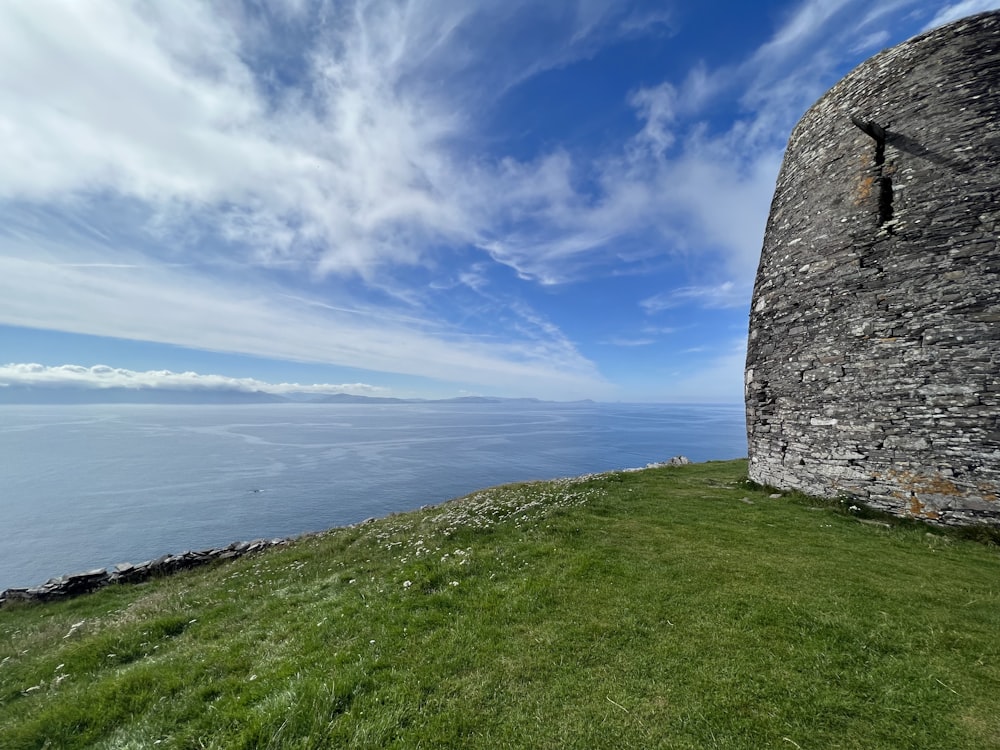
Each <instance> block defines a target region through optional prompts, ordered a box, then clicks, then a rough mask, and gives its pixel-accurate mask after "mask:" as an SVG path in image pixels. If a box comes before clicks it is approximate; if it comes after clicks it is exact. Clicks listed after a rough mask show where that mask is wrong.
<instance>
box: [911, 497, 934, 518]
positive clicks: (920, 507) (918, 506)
mask: <svg viewBox="0 0 1000 750" xmlns="http://www.w3.org/2000/svg"><path fill="white" fill-rule="evenodd" d="M925 507H926V506H925V505H924V503H922V502H920V500H918V499H917V496H916V495H911V496H910V515H911V516H919V517H921V518H931V519H935V518H938V517H940V514H939V513H937V512H936V511H933V510H924V508H925Z"/></svg>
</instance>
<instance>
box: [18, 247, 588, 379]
mask: <svg viewBox="0 0 1000 750" xmlns="http://www.w3.org/2000/svg"><path fill="white" fill-rule="evenodd" d="M30 250H31V252H29V248H28V247H24V248H23V250H22V252H20V253H16V254H15V255H16V256H20V257H11V256H5V255H0V299H3V300H4V304H3V306H2V307H0V323H3V324H7V325H15V326H24V327H29V328H46V329H55V330H61V331H68V332H72V333H86V334H93V335H99V336H111V337H116V338H125V339H135V340H141V341H156V342H161V343H168V344H176V345H179V346H185V347H189V348H196V349H204V350H208V351H219V352H238V353H244V354H253V355H258V356H264V357H269V358H275V359H287V360H293V361H300V362H320V363H328V364H337V365H342V366H349V367H355V368H361V369H368V370H374V371H379V372H393V373H404V374H409V375H418V376H423V377H427V378H433V379H437V380H443V381H447V382H469V383H478V384H480V385H482V386H491V387H495V388H504V389H506V390H510V391H515V392H517V393H518V394H520V395H538V394H542V395H546V396H553V397H554V396H558V395H559V394H565V393H574V394H582V395H590V394H593V393H601V392H603V391H604V390H605V389H606V385H605V383H604V381H603V379H602V378H601V377H600V376H599V375H598V373H597V371H596V368H595V367H594V365H593V363H591V362H590V361H589V360H587V359H585V358H583V357H582V356H580V354H579V353H578V352H577V351H576V350H575V348H574V347H573V346H572V344H571V343H570V342H569V341H567V340H566V339H565V337H563V336H562V335H561V334H560V333H559V331H558V329H557V328H555V327H554V326H552V325H551V324H548V323H546V322H545V321H544V320H543V319H541V318H537V319H536V325H535V326H532V325H531V322H530V319H529V320H527V321H526V322H525V324H524V327H523V330H522V331H521V332H520V333H519V334H518V333H517V332H515V333H512V334H511V335H510V336H508V337H507V338H505V339H502V340H498V339H496V338H488V337H478V336H474V335H469V334H463V333H461V332H457V331H454V330H451V329H449V328H447V327H443V326H441V325H440V324H435V323H433V322H431V321H422V320H420V319H417V318H413V317H406V316H396V315H393V314H392V313H391V312H388V311H383V310H364V309H362V310H352V309H351V308H350V307H347V306H342V307H334V306H330V305H324V304H322V303H315V302H313V301H311V300H308V299H307V300H305V301H303V300H302V298H301V297H299V298H297V297H295V296H292V295H289V294H287V293H285V291H284V290H283V289H281V288H277V287H274V288H267V287H262V286H260V285H249V284H241V283H239V282H237V281H233V280H220V279H210V278H206V277H203V276H198V275H195V274H192V273H191V272H190V270H189V269H186V268H170V267H165V266H159V265H151V264H145V265H143V264H140V263H135V264H131V263H122V264H120V266H119V267H107V266H105V265H98V266H96V267H95V266H93V265H90V264H87V263H69V264H65V263H61V262H59V261H56V260H53V259H52V258H46V257H45V253H44V252H43V251H44V248H43V247H39V246H38V245H35V246H33V247H31V248H30ZM66 252H67V251H66V249H65V248H63V253H62V254H63V255H65V253H66ZM29 255H34V256H35V257H33V258H29V257H28V256H29ZM560 397H561V396H560Z"/></svg>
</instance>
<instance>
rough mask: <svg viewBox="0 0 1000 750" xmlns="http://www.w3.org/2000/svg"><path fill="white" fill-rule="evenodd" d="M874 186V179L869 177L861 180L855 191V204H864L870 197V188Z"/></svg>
mask: <svg viewBox="0 0 1000 750" xmlns="http://www.w3.org/2000/svg"><path fill="white" fill-rule="evenodd" d="M874 186H875V178H874V177H873V176H871V175H869V176H868V177H864V178H862V180H861V182H859V183H858V191H857V201H856V202H857V203H858V204H861V203H864V202H865V201H866V200H868V199H869V198H871V197H872V188H873V187H874Z"/></svg>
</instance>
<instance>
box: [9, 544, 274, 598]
mask: <svg viewBox="0 0 1000 750" xmlns="http://www.w3.org/2000/svg"><path fill="white" fill-rule="evenodd" d="M288 541H289V540H287V539H255V540H253V541H252V542H233V543H232V544H230V545H229V546H228V547H225V548H223V549H207V550H200V551H197V552H192V551H187V552H182V553H180V554H179V555H163V556H162V557H158V558H157V559H155V560H146V561H145V562H141V563H139V564H138V565H133V564H132V563H118V564H117V565H115V566H114V567H113V568H112V569H111V570H105V569H104V568H98V569H96V570H88V571H86V572H84V573H73V574H71V575H66V576H59V577H57V578H50V579H49V580H48V581H46V582H45V583H44V584H42V585H41V586H34V587H31V588H9V589H7V590H5V591H2V592H0V606H3V604H4V603H5V602H8V601H35V602H48V601H54V600H56V599H65V598H68V597H72V596H79V595H80V594H86V593H89V592H91V591H95V590H97V589H99V588H101V587H103V586H107V585H109V584H112V583H139V582H141V581H146V580H149V579H150V578H152V577H154V576H161V575H169V574H171V573H176V572H178V571H181V570H187V569H189V568H194V567H197V566H199V565H205V564H207V563H210V562H213V561H215V560H230V559H234V558H237V557H242V556H243V555H248V554H252V553H254V552H260V551H261V550H264V549H267V548H268V547H274V546H277V545H280V544H287V543H288Z"/></svg>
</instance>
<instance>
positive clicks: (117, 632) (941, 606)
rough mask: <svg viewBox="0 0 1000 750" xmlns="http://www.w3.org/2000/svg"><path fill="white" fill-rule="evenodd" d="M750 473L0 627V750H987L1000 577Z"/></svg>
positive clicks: (377, 526) (631, 485) (148, 589)
mask: <svg viewBox="0 0 1000 750" xmlns="http://www.w3.org/2000/svg"><path fill="white" fill-rule="evenodd" d="M744 473H745V462H739V461H737V462H724V463H710V464H701V465H692V466H686V467H680V468H663V469H651V470H647V471H641V472H616V473H610V474H604V475H599V476H593V477H583V478H577V479H565V480H557V481H554V482H538V483H528V484H520V485H511V486H506V487H499V488H493V489H490V490H484V491H481V492H477V493H474V494H472V495H470V496H468V497H466V498H461V499H458V500H455V501H452V502H449V503H444V504H442V505H438V506H435V507H429V508H426V509H424V510H422V511H418V512H415V513H409V514H400V515H395V516H391V517H388V518H385V519H380V520H377V521H373V522H370V523H366V524H362V525H358V526H356V527H353V528H347V529H339V530H334V531H331V532H328V533H325V534H319V535H316V536H312V537H308V538H304V539H302V540H300V541H299V542H297V543H295V544H292V545H289V546H288V547H284V548H276V549H272V550H270V551H268V552H266V553H263V554H260V555H257V556H253V557H248V558H244V559H240V560H237V561H234V562H231V563H226V564H220V565H215V566H211V567H208V568H204V569H199V570H195V571H190V572H187V573H183V574H179V575H177V576H174V577H172V578H168V579H161V580H156V581H153V582H150V583H149V584H145V585H143V586H134V587H128V586H124V587H110V588H108V589H105V590H102V591H100V592H97V593H95V594H93V595H90V596H86V597H82V598H80V599H77V600H72V601H68V602H60V603H56V604H51V605H45V606H17V607H12V608H8V609H4V610H0V747H3V748H4V750H6V748H7V747H10V748H38V747H43V746H46V743H49V744H48V746H49V747H67V748H73V747H101V748H112V747H115V748H117V747H154V746H155V747H170V748H189V747H191V748H195V747H198V748H200V747H217V748H259V747H275V748H282V747H284V748H293V747H295V748H298V747H338V746H345V747H373V748H374V747H380V748H381V747H401V748H402V747H406V748H409V747H419V746H426V747H456V748H457V747H462V748H465V747H484V748H486V747H488V748H495V747H587V748H590V747H595V748H598V747H608V748H627V747H635V748H648V747H676V748H705V747H719V748H724V747H729V748H750V747H786V746H787V747H794V746H795V745H798V746H800V747H802V748H810V747H811V748H819V747H822V748H837V747H843V748H848V747H856V748H893V749H895V748H901V747H913V748H918V747H919V748H923V747H948V748H982V747H989V746H991V743H993V744H995V741H996V732H997V724H996V722H995V721H994V720H993V717H995V716H997V715H1000V693H998V691H997V690H996V689H995V688H996V685H997V684H1000V643H998V641H997V639H996V633H997V632H1000V606H998V605H1000V586H998V585H997V581H1000V576H998V573H1000V555H998V552H997V550H996V549H995V548H990V547H988V546H984V545H979V544H973V543H969V542H966V541H962V540H950V539H949V540H945V541H943V540H942V539H943V537H942V536H941V535H940V534H939V533H937V532H936V531H933V530H929V529H928V528H927V527H925V526H922V525H912V524H902V525H893V524H889V525H887V526H882V525H869V524H863V523H859V522H858V519H857V518H856V517H855V514H852V513H849V512H848V513H842V512H839V511H838V510H837V509H831V508H826V507H820V504H819V503H817V502H811V501H810V500H809V499H807V498H801V497H781V498H777V499H774V498H771V497H770V494H771V493H770V492H769V491H768V490H765V489H762V488H750V487H747V486H746V484H745V483H743V482H741V476H742V475H743V474H744ZM4 743H6V744H4Z"/></svg>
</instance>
